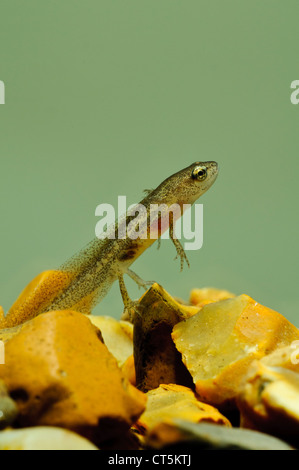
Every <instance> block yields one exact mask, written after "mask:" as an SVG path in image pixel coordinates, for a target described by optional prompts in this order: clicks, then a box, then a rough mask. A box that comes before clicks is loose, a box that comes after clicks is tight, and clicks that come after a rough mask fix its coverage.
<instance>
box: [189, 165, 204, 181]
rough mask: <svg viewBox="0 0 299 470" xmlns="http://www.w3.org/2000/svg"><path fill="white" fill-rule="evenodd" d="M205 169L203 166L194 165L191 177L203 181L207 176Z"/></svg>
mask: <svg viewBox="0 0 299 470" xmlns="http://www.w3.org/2000/svg"><path fill="white" fill-rule="evenodd" d="M207 174H208V173H207V169H206V167H205V166H196V167H195V168H194V169H193V171H192V175H191V176H192V178H193V179H194V180H198V181H203V180H205V179H206V177H207Z"/></svg>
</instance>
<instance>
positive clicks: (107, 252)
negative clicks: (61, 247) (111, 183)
mask: <svg viewBox="0 0 299 470" xmlns="http://www.w3.org/2000/svg"><path fill="white" fill-rule="evenodd" d="M197 167H205V169H206V178H205V179H204V180H203V181H198V180H197V179H195V178H194V177H192V172H193V170H194V168H197ZM217 174H218V165H217V163H216V162H195V163H193V164H192V165H190V166H188V167H187V168H184V169H183V170H181V171H179V172H178V173H175V174H174V175H172V176H170V177H169V178H167V179H166V180H165V181H163V182H162V183H161V184H160V185H159V186H158V187H157V188H156V189H154V190H153V191H152V192H150V193H149V194H148V195H147V196H146V197H145V198H144V199H143V200H142V201H141V202H140V204H142V205H143V206H145V208H146V210H147V219H146V220H145V221H144V223H142V225H144V227H145V230H147V233H149V227H150V205H151V204H159V205H160V204H165V205H166V206H167V207H168V208H169V207H170V206H171V205H172V204H179V205H180V206H181V207H182V206H183V204H193V203H194V202H195V201H196V200H197V199H198V198H199V197H200V196H201V195H202V194H204V193H205V192H206V191H207V190H208V189H209V188H210V187H211V186H212V184H213V183H214V181H215V179H216V177H217ZM163 217H164V216H163V214H162V215H160V220H161V218H163ZM131 220H132V218H130V217H127V219H126V222H125V223H126V226H128V224H129V222H130V221H131ZM117 230H118V227H117V228H116V234H117ZM161 234H162V233H161V231H160V232H159V233H158V234H157V238H159V237H160V236H161ZM155 241H156V239H151V238H149V237H148V238H147V239H140V238H139V239H136V240H132V239H130V238H126V239H124V240H119V239H117V237H116V239H115V240H111V239H105V240H98V239H96V240H94V241H92V242H91V243H90V244H89V245H88V246H87V247H86V248H85V249H83V250H82V251H81V252H79V253H78V254H77V255H75V256H74V257H72V258H71V259H70V260H69V261H68V262H66V263H65V264H64V265H63V266H62V267H61V268H60V270H61V271H67V272H70V273H72V274H73V275H74V279H73V281H72V282H71V283H70V285H69V287H68V288H67V289H65V290H64V291H63V293H62V294H60V295H59V296H58V297H57V298H56V299H55V300H54V302H51V304H50V305H49V306H48V308H47V310H48V311H49V310H62V309H68V308H76V309H78V310H80V311H83V312H86V313H88V312H90V310H91V309H92V307H94V306H95V305H96V304H97V303H98V302H100V301H101V300H102V299H103V297H104V296H105V295H106V294H107V292H108V291H109V289H110V287H111V286H112V284H113V283H114V282H115V281H116V280H117V279H119V278H120V277H122V275H123V274H129V275H130V276H131V277H132V273H131V272H130V271H128V268H129V267H130V266H131V264H132V263H133V262H134V261H135V260H136V259H137V258H138V257H139V256H140V255H141V254H142V253H143V252H144V251H145V250H146V249H147V248H148V247H149V246H151V245H152V244H153V243H154V242H155ZM176 243H177V245H176ZM176 243H175V245H176V248H177V250H178V254H179V255H180V256H181V259H183V257H184V255H183V254H182V252H181V251H180V245H179V242H178V241H177V240H176ZM182 250H183V249H182ZM135 280H136V279H135Z"/></svg>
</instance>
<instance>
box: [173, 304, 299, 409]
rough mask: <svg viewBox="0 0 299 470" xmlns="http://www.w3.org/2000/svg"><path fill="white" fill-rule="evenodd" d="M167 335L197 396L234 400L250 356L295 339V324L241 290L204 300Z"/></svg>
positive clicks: (214, 401)
mask: <svg viewBox="0 0 299 470" xmlns="http://www.w3.org/2000/svg"><path fill="white" fill-rule="evenodd" d="M172 338H173V340H174V342H175V345H176V347H177V349H178V350H179V351H180V353H181V354H182V358H183V362H184V364H185V365H186V367H187V368H188V370H189V372H190V373H191V375H192V377H193V380H194V383H195V385H196V391H197V393H198V395H199V397H200V399H201V400H203V401H205V402H207V403H210V404H212V405H215V406H235V399H236V396H237V394H238V390H239V386H240V383H241V382H242V379H243V378H244V376H245V375H246V373H247V371H248V367H249V365H250V364H251V362H252V361H253V360H254V359H260V358H262V357H264V356H266V355H267V354H270V353H271V352H273V351H274V350H276V349H277V348H278V347H282V346H286V345H289V344H290V343H291V342H292V341H294V340H298V339H299V330H298V329H297V328H296V327H295V326H294V325H292V324H291V323H290V322H289V321H288V320H287V319H286V318H285V317H283V316H282V315H280V314H279V313H277V312H275V311H274V310H271V309H269V308H267V307H264V306H262V305H260V304H259V303H258V302H256V301H255V300H253V299H251V298H250V297H248V296H247V295H241V296H239V297H235V298H231V299H227V300H223V301H220V302H216V303H211V304H209V305H206V306H205V307H203V308H202V310H200V312H199V313H197V314H196V315H194V316H193V317H191V318H189V319H188V320H186V321H183V322H181V323H178V324H177V325H175V327H174V329H173V333H172Z"/></svg>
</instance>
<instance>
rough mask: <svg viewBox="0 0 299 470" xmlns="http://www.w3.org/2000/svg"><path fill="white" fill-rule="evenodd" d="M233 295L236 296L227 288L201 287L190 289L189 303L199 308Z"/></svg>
mask: <svg viewBox="0 0 299 470" xmlns="http://www.w3.org/2000/svg"><path fill="white" fill-rule="evenodd" d="M233 297H236V295H235V294H232V293H231V292H229V291H227V290H223V289H216V288H215V287H203V288H201V289H192V291H191V293H190V303H191V305H195V306H196V307H200V308H201V307H204V306H205V305H207V304H210V303H212V302H219V300H226V299H231V298H233Z"/></svg>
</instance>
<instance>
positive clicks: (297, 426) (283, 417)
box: [238, 361, 299, 446]
mask: <svg viewBox="0 0 299 470" xmlns="http://www.w3.org/2000/svg"><path fill="white" fill-rule="evenodd" d="M238 407H239V409H240V413H241V426H242V427H246V428H250V429H258V430H260V431H263V432H267V433H269V434H273V435H275V436H277V437H280V438H282V439H285V440H287V441H289V442H292V443H294V444H295V445H296V446H298V444H299V438H298V436H299V374H298V373H297V372H294V371H293V370H288V369H285V368H283V367H269V366H266V365H265V364H264V363H263V361H255V362H254V363H253V364H252V366H251V367H250V369H249V371H248V374H247V377H246V382H245V384H244V385H243V387H242V388H241V390H240V394H239V397H238Z"/></svg>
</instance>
